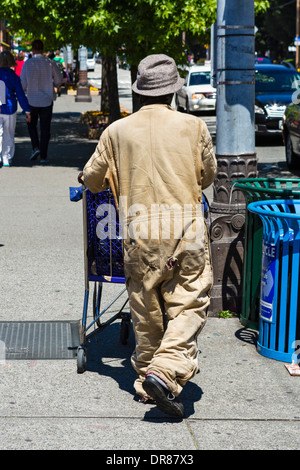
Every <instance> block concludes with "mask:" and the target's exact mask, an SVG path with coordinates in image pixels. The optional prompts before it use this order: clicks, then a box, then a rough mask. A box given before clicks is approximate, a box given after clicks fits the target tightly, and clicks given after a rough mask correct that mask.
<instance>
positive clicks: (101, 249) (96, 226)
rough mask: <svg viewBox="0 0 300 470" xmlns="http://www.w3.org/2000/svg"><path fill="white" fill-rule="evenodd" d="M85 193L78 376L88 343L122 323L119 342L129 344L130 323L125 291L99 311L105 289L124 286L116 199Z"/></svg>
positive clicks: (81, 371)
mask: <svg viewBox="0 0 300 470" xmlns="http://www.w3.org/2000/svg"><path fill="white" fill-rule="evenodd" d="M70 189H71V188H70ZM82 189H83V190H82V200H83V238H84V274H85V294H84V304H83V315H82V320H81V325H80V345H79V346H78V349H77V372H78V373H83V372H85V370H86V363H87V353H88V343H89V341H90V339H91V337H92V336H94V335H96V334H98V333H99V332H101V331H103V330H104V329H105V328H106V327H107V326H109V325H110V324H111V323H113V322H114V321H116V320H119V319H120V320H121V328H120V342H121V343H122V344H126V343H127V339H128V336H129V331H130V321H131V318H130V313H129V312H125V311H124V308H125V306H126V304H127V303H128V295H127V291H126V287H124V289H122V290H121V292H119V293H118V294H117V296H116V297H115V298H114V299H113V300H112V301H111V302H109V304H108V305H106V306H105V308H103V309H102V310H100V304H101V299H102V292H103V286H104V285H105V284H106V285H107V284H111V283H116V284H125V278H124V265H123V253H122V239H121V236H120V233H119V232H120V226H119V222H118V217H117V212H116V209H115V201H114V198H113V195H112V193H111V191H110V190H106V191H103V192H101V193H97V194H93V193H91V192H90V191H89V190H88V189H84V187H83V188H82ZM73 200H75V199H73ZM77 200H78V199H77ZM91 282H92V283H94V288H93V297H92V312H93V320H92V321H91V323H90V324H88V303H89V294H90V283H91ZM118 299H120V301H122V305H121V308H120V309H119V310H118V311H117V313H116V314H115V315H113V316H112V317H111V318H109V319H108V320H106V321H105V322H103V321H102V315H103V314H104V313H106V312H107V311H108V310H109V309H110V308H111V307H112V305H113V304H115V302H116V301H117V300H118ZM124 299H125V300H124ZM90 330H91V331H90ZM89 331H90V332H89Z"/></svg>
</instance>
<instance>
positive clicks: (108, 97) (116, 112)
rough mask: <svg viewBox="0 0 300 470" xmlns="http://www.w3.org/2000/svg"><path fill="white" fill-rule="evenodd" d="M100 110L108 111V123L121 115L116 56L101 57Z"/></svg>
mask: <svg viewBox="0 0 300 470" xmlns="http://www.w3.org/2000/svg"><path fill="white" fill-rule="evenodd" d="M101 111H102V112H105V113H109V123H112V122H114V121H117V120H118V119H120V117H121V113H120V103H119V92H118V77H117V65H116V58H115V57H114V56H113V57H112V56H105V57H103V58H102V88H101Z"/></svg>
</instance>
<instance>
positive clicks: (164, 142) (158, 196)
mask: <svg viewBox="0 0 300 470" xmlns="http://www.w3.org/2000/svg"><path fill="white" fill-rule="evenodd" d="M83 175H84V182H85V185H86V186H87V187H88V188H89V189H90V190H91V191H92V192H94V193H96V192H99V191H103V190H105V189H107V188H108V187H109V186H110V187H111V189H112V191H113V194H114V198H115V200H116V203H117V204H118V203H119V202H122V207H121V204H120V216H121V213H122V220H123V223H124V226H125V230H124V265H125V266H124V269H125V278H126V285H127V289H128V294H129V300H130V310H131V315H132V322H133V327H134V332H135V339H136V348H135V351H134V354H133V356H132V364H133V367H134V369H135V370H136V372H137V375H138V378H137V380H136V382H135V389H136V392H137V393H138V394H139V395H141V396H143V395H145V392H144V390H143V388H142V381H143V380H144V378H145V374H146V373H149V372H152V373H155V374H157V375H158V376H160V377H161V378H162V379H163V380H164V381H165V382H166V383H167V385H168V386H169V388H170V389H171V391H172V392H173V393H174V395H175V396H177V395H178V394H179V393H180V392H181V390H182V387H183V385H184V384H185V383H186V382H187V381H188V380H190V379H191V378H192V377H193V376H194V375H195V374H196V372H197V371H198V363H197V362H198V361H197V353H198V349H197V336H198V334H199V332H200V331H201V329H202V328H203V326H204V324H205V322H206V317H207V307H208V305H209V300H210V291H211V287H212V269H211V261H210V252H209V246H208V237H207V231H206V226H205V223H204V220H203V217H200V219H199V213H198V212H197V208H198V207H199V204H200V203H201V197H202V189H205V188H206V187H208V186H209V185H210V184H211V183H212V182H213V181H214V178H215V175H216V158H215V156H214V152H213V147H212V141H211V137H210V135H209V132H208V130H207V127H206V124H205V123H204V122H203V121H202V120H201V119H199V118H197V117H195V116H192V115H189V114H182V113H179V112H177V111H175V110H173V109H172V108H171V107H170V106H168V105H161V104H153V105H147V106H143V107H142V108H141V109H140V110H139V111H138V112H136V113H134V114H132V115H130V116H128V117H126V118H123V119H121V120H119V121H116V122H114V123H113V124H111V125H110V126H109V127H108V128H107V129H106V130H105V131H104V132H103V134H102V136H101V138H100V141H99V143H98V145H97V148H96V150H95V152H94V154H93V155H92V157H91V158H90V160H89V161H88V162H87V164H86V165H85V167H84V170H83ZM183 208H184V210H183ZM181 209H182V210H181ZM183 214H184V216H183ZM197 214H198V216H197ZM185 217H186V218H185ZM199 220H200V222H199ZM197 221H198V222H197ZM197 223H199V224H200V226H201V227H200V228H201V230H200V231H199V230H198V232H197V227H198V228H199V225H197ZM199 233H200V236H199ZM195 234H198V235H197V240H196V243H195V244H193V242H194V241H195V240H194V239H196V238H195V237H196V235H195ZM163 313H165V316H164V315H163ZM163 317H164V318H167V321H164V320H163Z"/></svg>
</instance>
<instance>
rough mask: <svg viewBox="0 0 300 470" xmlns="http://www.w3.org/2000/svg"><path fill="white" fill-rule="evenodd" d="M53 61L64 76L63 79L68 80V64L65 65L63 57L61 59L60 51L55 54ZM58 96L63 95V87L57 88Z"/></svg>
mask: <svg viewBox="0 0 300 470" xmlns="http://www.w3.org/2000/svg"><path fill="white" fill-rule="evenodd" d="M53 60H54V61H55V63H56V65H57V67H58V69H59V71H60V73H61V74H62V76H63V78H64V79H66V78H67V75H66V64H65V61H64V59H63V58H62V57H60V50H59V49H58V50H57V51H56V52H55V56H54V57H53ZM56 91H57V94H58V96H60V95H61V87H59V88H57V90H56Z"/></svg>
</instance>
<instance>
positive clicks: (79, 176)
mask: <svg viewBox="0 0 300 470" xmlns="http://www.w3.org/2000/svg"><path fill="white" fill-rule="evenodd" d="M77 180H78V183H81V184H84V180H83V172H82V171H81V172H80V173H79V175H78V176H77Z"/></svg>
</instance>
